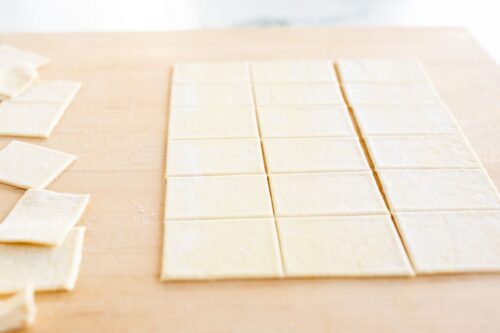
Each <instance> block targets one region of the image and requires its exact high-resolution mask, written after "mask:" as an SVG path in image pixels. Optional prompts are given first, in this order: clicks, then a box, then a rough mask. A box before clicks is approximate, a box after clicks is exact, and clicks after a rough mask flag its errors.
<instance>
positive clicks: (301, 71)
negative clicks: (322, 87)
mask: <svg viewBox="0 0 500 333" xmlns="http://www.w3.org/2000/svg"><path fill="white" fill-rule="evenodd" d="M251 66H252V77H253V81H254V82H257V83H259V82H277V83H285V82H313V83H318V82H337V78H336V76H335V70H334V68H333V63H332V62H331V61H330V60H281V61H255V62H253V63H252V65H251Z"/></svg>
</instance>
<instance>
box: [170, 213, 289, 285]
mask: <svg viewBox="0 0 500 333" xmlns="http://www.w3.org/2000/svg"><path fill="white" fill-rule="evenodd" d="M163 247H164V252H163V262H162V273H161V279H162V280H163V281H166V280H200V279H226V278H276V277H281V276H282V275H283V271H282V264H281V257H280V250H279V245H278V239H277V236H276V226H275V223H274V220H273V219H248V220H233V219H229V220H210V221H199V220H194V221H179V222H167V223H166V224H165V231H164V243H163Z"/></svg>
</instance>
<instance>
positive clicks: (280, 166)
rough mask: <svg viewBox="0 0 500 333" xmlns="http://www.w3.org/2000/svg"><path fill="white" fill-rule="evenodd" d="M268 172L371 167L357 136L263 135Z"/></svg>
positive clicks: (354, 169) (365, 168) (355, 169)
mask: <svg viewBox="0 0 500 333" xmlns="http://www.w3.org/2000/svg"><path fill="white" fill-rule="evenodd" d="M263 142H264V152H265V157H266V164H267V169H268V172H269V173H287V172H323V171H361V170H370V167H369V166H368V163H367V161H366V158H365V155H364V153H363V150H362V149H361V146H360V144H359V141H358V139H357V138H305V139H295V138H290V139H264V141H263Z"/></svg>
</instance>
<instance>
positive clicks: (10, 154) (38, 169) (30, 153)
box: [0, 140, 76, 189]
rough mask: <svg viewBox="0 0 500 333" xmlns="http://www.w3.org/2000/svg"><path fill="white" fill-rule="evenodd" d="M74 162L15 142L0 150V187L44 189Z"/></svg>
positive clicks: (70, 156) (71, 158) (59, 154)
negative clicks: (7, 185) (1, 184)
mask: <svg viewBox="0 0 500 333" xmlns="http://www.w3.org/2000/svg"><path fill="white" fill-rule="evenodd" d="M75 159H76V157H75V156H73V155H70V154H66V153H63V152H60V151H57V150H53V149H48V148H45V147H41V146H37V145H32V144H29V143H24V142H21V141H15V140H14V141H11V142H10V143H9V144H8V145H7V146H6V147H4V148H3V149H2V150H0V183H5V184H9V185H13V186H17V187H21V188H25V189H28V188H44V187H46V186H47V185H49V184H50V183H51V182H52V181H53V180H54V179H56V178H57V177H58V176H59V175H60V174H61V173H62V172H63V171H64V170H65V169H66V168H67V167H68V166H69V165H70V164H71V163H73V161H74V160H75Z"/></svg>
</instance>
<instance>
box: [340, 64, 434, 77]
mask: <svg viewBox="0 0 500 333" xmlns="http://www.w3.org/2000/svg"><path fill="white" fill-rule="evenodd" d="M337 66H338V69H339V73H340V77H341V79H342V82H385V81H392V82H421V81H424V82H425V81H428V79H427V75H426V74H425V71H424V68H423V67H422V64H421V63H420V62H419V61H418V60H415V59H340V60H339V61H338V62H337Z"/></svg>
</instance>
